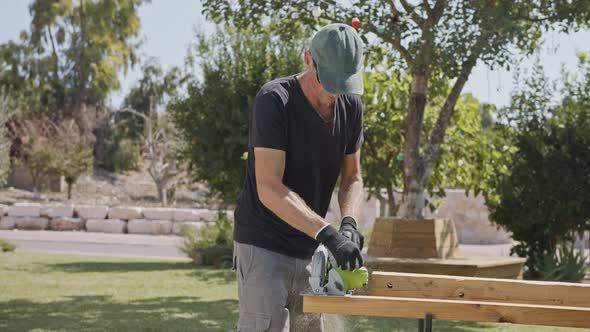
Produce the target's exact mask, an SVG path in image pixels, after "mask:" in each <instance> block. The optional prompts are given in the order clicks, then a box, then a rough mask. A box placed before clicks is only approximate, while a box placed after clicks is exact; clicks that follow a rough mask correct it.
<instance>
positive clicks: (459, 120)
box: [361, 72, 501, 215]
mask: <svg viewBox="0 0 590 332" xmlns="http://www.w3.org/2000/svg"><path fill="white" fill-rule="evenodd" d="M364 81H365V94H364V95H363V96H362V99H363V104H364V136H365V145H364V149H363V153H362V155H361V158H362V159H361V162H362V169H363V182H364V184H365V186H366V187H367V188H369V189H370V192H371V193H372V194H374V195H377V196H378V197H380V196H381V194H380V193H381V190H382V189H383V188H385V189H386V190H387V201H388V203H389V204H388V206H389V208H388V210H389V214H390V215H395V214H396V211H397V209H398V207H399V202H396V201H395V199H394V197H393V193H394V192H395V190H397V188H402V187H403V183H404V182H403V181H404V173H403V167H404V164H403V151H404V137H405V130H404V128H405V123H406V121H407V112H406V111H405V110H406V109H407V101H408V93H409V85H410V81H411V79H410V77H408V75H406V74H403V73H398V72H389V73H372V74H366V75H365V79H364ZM442 84H443V86H441V87H438V88H437V89H432V90H431V94H430V99H429V103H428V105H426V110H425V115H424V116H425V119H424V126H425V128H424V129H425V130H424V132H429V131H430V130H431V129H432V127H434V125H435V122H436V118H437V115H438V109H440V107H441V106H442V104H443V103H444V97H445V96H446V94H447V93H448V89H449V88H448V87H447V88H445V87H444V82H442ZM447 86H448V84H447ZM456 108H457V112H456V113H455V114H454V115H453V118H452V119H451V123H450V126H449V128H448V129H447V137H446V140H445V143H444V144H443V146H442V150H443V152H442V154H441V156H440V157H439V159H438V161H437V166H436V167H435V168H434V171H433V174H432V177H431V180H430V181H429V182H428V185H427V187H426V190H427V191H428V192H429V194H430V195H434V196H438V197H444V195H445V192H444V188H445V187H447V188H448V187H461V188H465V189H468V190H470V189H472V190H474V191H477V192H479V191H478V190H481V187H482V183H481V177H482V176H484V175H483V174H481V173H482V172H483V171H485V170H486V168H485V165H484V163H485V164H490V165H494V164H495V162H496V161H497V160H498V159H499V158H501V155H500V154H499V152H498V151H497V150H498V148H497V147H496V146H494V145H491V144H490V140H491V138H490V134H489V133H488V131H487V130H484V129H483V128H482V125H481V124H482V117H481V113H482V112H481V109H482V106H481V105H480V104H479V102H478V101H477V99H475V98H473V97H472V96H471V95H469V94H466V95H463V96H462V97H461V98H460V99H459V101H458V102H457V105H456ZM424 135H425V134H424ZM427 141H428V140H427V137H423V139H422V149H424V148H425V145H426V142H427ZM482 167H483V168H482ZM434 204H435V202H430V208H431V209H434V208H436V206H435V205H434Z"/></svg>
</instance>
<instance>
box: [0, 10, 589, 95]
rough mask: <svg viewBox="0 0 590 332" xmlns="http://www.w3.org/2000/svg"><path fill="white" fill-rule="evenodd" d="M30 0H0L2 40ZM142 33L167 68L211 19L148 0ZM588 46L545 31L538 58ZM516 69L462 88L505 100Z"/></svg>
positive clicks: (124, 77) (572, 62) (572, 64)
mask: <svg viewBox="0 0 590 332" xmlns="http://www.w3.org/2000/svg"><path fill="white" fill-rule="evenodd" d="M29 3H30V1H27V0H0V43H4V42H6V41H8V40H10V39H16V38H17V37H18V34H19V33H20V31H21V30H23V29H28V26H29V23H30V15H29V11H28V6H29ZM139 17H140V20H141V35H142V39H143V41H144V42H143V45H142V47H141V49H140V55H142V56H143V57H144V58H147V57H155V58H156V59H157V60H158V61H159V63H160V64H161V65H162V67H163V68H164V69H165V70H166V69H168V68H170V67H172V66H182V64H183V62H184V56H185V55H186V49H187V47H188V45H189V44H190V43H192V42H193V41H194V35H195V29H198V30H199V31H205V32H207V31H212V29H213V25H212V24H211V23H209V22H207V21H206V20H205V18H204V16H203V15H202V14H201V5H200V1H198V0H152V2H151V4H146V5H143V6H142V7H140V9H139ZM578 52H590V31H589V30H585V31H581V32H578V33H573V34H569V35H566V34H560V33H549V34H546V36H545V40H544V45H543V46H542V48H541V50H540V52H539V59H540V62H541V64H542V65H543V66H544V67H545V71H546V74H547V76H548V77H549V78H558V77H559V76H560V72H561V69H562V68H563V67H565V68H566V69H569V70H572V71H575V69H576V67H577V58H576V54H577V53H578ZM534 61H535V60H534V58H527V59H523V61H522V62H520V64H519V66H520V67H521V68H522V69H523V70H526V68H530V67H531V65H532V64H533V63H534ZM119 77H120V79H121V86H122V88H121V90H119V91H115V92H113V93H111V95H110V96H109V104H111V105H112V106H119V105H120V104H121V101H122V100H123V97H124V96H125V94H126V93H127V91H129V89H130V88H131V87H132V86H133V85H134V83H135V82H136V81H137V80H138V79H139V77H140V67H139V66H136V68H134V69H132V70H130V71H129V72H127V73H126V74H124V73H121V75H120V76H119ZM513 77H514V69H513V68H512V69H511V70H510V71H506V70H495V71H492V70H490V69H488V68H487V67H486V66H484V65H483V64H481V63H478V65H477V66H476V68H475V69H474V72H473V73H472V75H471V77H470V78H469V81H468V82H467V84H466V86H465V88H464V90H463V92H464V93H472V94H473V95H474V96H475V97H476V98H478V99H479V101H480V102H485V103H492V104H495V105H497V106H505V105H507V104H508V103H509V102H510V92H511V91H512V90H513Z"/></svg>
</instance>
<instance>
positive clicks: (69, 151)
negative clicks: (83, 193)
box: [24, 122, 94, 199]
mask: <svg viewBox="0 0 590 332" xmlns="http://www.w3.org/2000/svg"><path fill="white" fill-rule="evenodd" d="M24 163H25V164H26V165H27V167H28V168H29V171H30V172H31V176H32V178H33V185H34V188H35V190H38V189H40V188H38V187H37V186H38V184H39V180H40V179H41V177H43V176H63V177H64V178H65V181H66V184H67V185H68V199H70V198H72V187H73V185H74V184H75V183H76V181H77V180H78V178H79V177H80V175H82V174H85V173H88V172H90V171H91V170H92V166H93V163H94V156H93V149H92V146H90V145H89V144H87V143H86V142H84V140H83V139H82V137H81V135H80V132H79V130H78V128H77V127H76V126H75V124H74V123H73V122H70V123H69V124H66V125H64V126H61V127H60V128H59V134H58V135H57V136H56V137H51V138H45V137H40V136H39V137H36V138H35V139H33V140H32V141H31V142H29V143H28V144H27V145H26V146H25V157H24Z"/></svg>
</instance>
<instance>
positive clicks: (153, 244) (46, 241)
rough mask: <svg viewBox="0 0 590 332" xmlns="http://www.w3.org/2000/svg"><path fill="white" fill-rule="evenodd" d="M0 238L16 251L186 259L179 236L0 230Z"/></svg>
mask: <svg viewBox="0 0 590 332" xmlns="http://www.w3.org/2000/svg"><path fill="white" fill-rule="evenodd" d="M0 239H5V240H8V241H10V242H12V243H14V244H15V245H16V246H17V251H37V252H38V251H41V252H52V253H70V254H82V255H100V256H116V257H143V258H161V259H174V260H188V258H186V256H184V255H183V254H182V253H180V252H179V251H178V249H177V248H178V245H179V244H180V243H181V238H180V237H178V236H162V235H138V234H106V233H90V232H88V233H87V232H52V231H6V230H0Z"/></svg>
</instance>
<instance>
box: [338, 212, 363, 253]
mask: <svg viewBox="0 0 590 332" xmlns="http://www.w3.org/2000/svg"><path fill="white" fill-rule="evenodd" d="M340 234H342V235H343V236H345V237H347V238H348V239H349V240H350V241H352V242H353V243H355V244H356V245H357V246H358V247H359V249H360V250H363V245H364V242H365V237H364V236H363V234H361V233H360V232H359V231H358V230H357V225H356V220H354V218H353V217H351V216H346V217H344V218H342V221H341V222H340Z"/></svg>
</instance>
